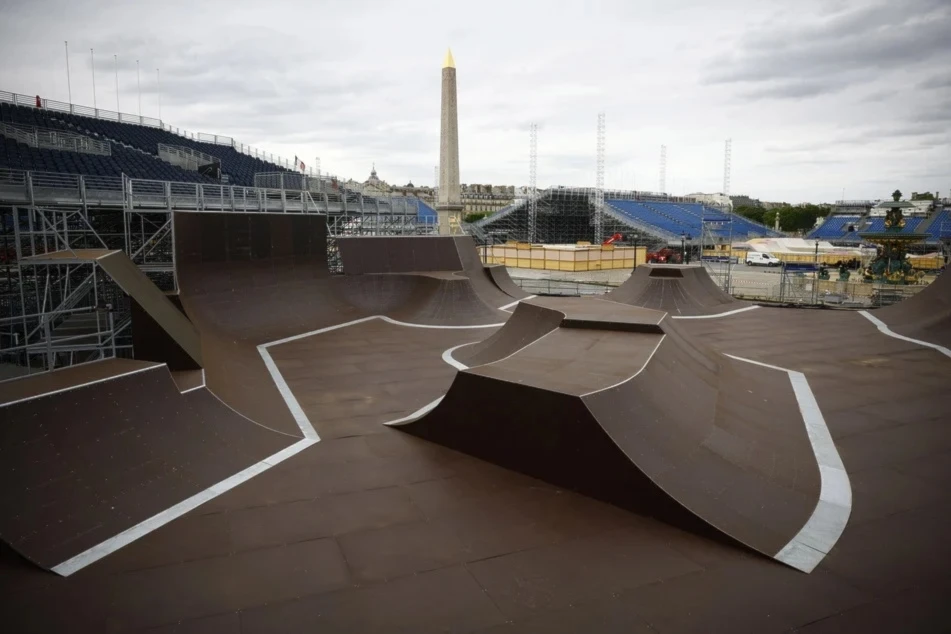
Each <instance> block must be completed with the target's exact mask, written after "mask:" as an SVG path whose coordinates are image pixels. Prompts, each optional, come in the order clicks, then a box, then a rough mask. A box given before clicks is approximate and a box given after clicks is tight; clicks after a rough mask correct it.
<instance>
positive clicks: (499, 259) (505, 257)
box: [479, 242, 647, 272]
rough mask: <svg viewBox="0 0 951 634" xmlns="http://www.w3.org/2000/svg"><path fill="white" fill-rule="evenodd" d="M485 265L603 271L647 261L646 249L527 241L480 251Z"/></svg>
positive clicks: (548, 269)
mask: <svg viewBox="0 0 951 634" xmlns="http://www.w3.org/2000/svg"><path fill="white" fill-rule="evenodd" d="M479 253H480V254H481V255H483V259H484V260H485V263H486V264H504V265H505V266H510V267H518V268H522V269H541V270H546V271H572V272H577V271H605V270H610V269H632V268H634V260H635V259H636V260H637V264H638V265H641V264H644V263H645V262H646V261H647V247H641V246H639V247H619V246H615V245H613V244H607V245H603V246H594V245H590V244H580V243H579V244H577V245H542V244H529V243H527V242H508V243H506V244H504V245H495V246H490V247H488V248H486V249H484V248H480V249H479Z"/></svg>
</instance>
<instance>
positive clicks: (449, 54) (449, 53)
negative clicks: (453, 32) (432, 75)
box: [442, 48, 456, 68]
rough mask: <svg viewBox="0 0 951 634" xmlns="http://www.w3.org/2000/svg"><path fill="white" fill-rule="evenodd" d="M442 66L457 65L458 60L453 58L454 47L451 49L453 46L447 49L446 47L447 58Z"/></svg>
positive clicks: (452, 66) (451, 66)
mask: <svg viewBox="0 0 951 634" xmlns="http://www.w3.org/2000/svg"><path fill="white" fill-rule="evenodd" d="M442 67H443V68H455V67H456V62H455V60H453V59H452V49H451V48H447V49H446V59H444V60H443V63H442Z"/></svg>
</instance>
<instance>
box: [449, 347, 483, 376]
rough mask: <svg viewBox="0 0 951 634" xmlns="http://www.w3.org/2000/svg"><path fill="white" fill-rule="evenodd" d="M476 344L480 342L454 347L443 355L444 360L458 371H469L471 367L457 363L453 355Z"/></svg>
mask: <svg viewBox="0 0 951 634" xmlns="http://www.w3.org/2000/svg"><path fill="white" fill-rule="evenodd" d="M474 343H479V342H478V341H470V342H469V343H462V344H459V345H458V346H453V347H452V348H449V349H448V350H446V351H445V352H443V353H442V360H443V361H445V362H446V363H448V364H449V365H451V366H452V367H454V368H455V369H457V370H468V369H469V366H467V365H464V364H463V363H460V362H459V361H456V360H455V359H454V358H453V356H452V353H453V352H455V351H456V350H458V349H459V348H465V347H466V346H471V345H472V344H474Z"/></svg>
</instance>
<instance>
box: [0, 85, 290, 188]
mask: <svg viewBox="0 0 951 634" xmlns="http://www.w3.org/2000/svg"><path fill="white" fill-rule="evenodd" d="M0 121H6V122H9V123H19V124H25V125H32V126H37V127H41V128H52V129H60V130H70V131H72V132H76V133H78V134H85V135H88V136H93V137H97V138H100V139H108V140H112V141H118V142H119V143H124V144H126V145H129V146H132V147H134V148H137V149H139V150H142V151H143V152H146V153H148V154H150V155H152V156H154V157H156V159H155V160H156V161H158V158H157V157H158V144H159V143H165V144H167V145H179V146H184V147H189V148H192V149H195V150H198V151H201V152H204V153H205V154H210V155H211V156H214V157H215V158H218V159H220V160H221V171H222V172H223V173H224V174H227V175H228V181H229V184H231V185H243V186H245V187H253V186H254V174H255V173H259V172H286V171H290V170H287V169H286V168H284V167H281V166H278V165H275V164H273V163H270V162H267V161H264V160H261V159H258V158H255V157H253V156H248V155H247V154H242V153H241V152H238V151H237V150H235V149H234V148H232V147H230V146H227V145H217V144H215V143H202V142H199V141H195V140H192V139H188V138H185V137H183V136H179V135H177V134H173V133H172V132H168V131H166V130H162V129H160V128H152V127H148V126H141V125H135V124H131V123H119V122H117V121H107V120H103V119H94V118H92V117H84V116H81V115H75V114H70V113H68V112H58V111H55V112H53V111H46V110H42V109H38V108H30V107H27V106H15V105H12V104H7V103H0ZM115 145H116V144H113V147H114V148H115ZM18 169H25V168H18ZM182 171H185V170H182ZM127 174H128V175H129V176H133V174H131V173H128V172H127ZM134 178H148V177H145V176H134ZM155 178H158V177H155ZM163 180H182V179H181V178H175V179H163ZM206 180H207V179H199V180H197V181H196V180H195V177H192V178H191V180H190V181H189V182H205V181H206Z"/></svg>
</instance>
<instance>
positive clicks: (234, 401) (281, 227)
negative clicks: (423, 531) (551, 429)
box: [175, 213, 509, 434]
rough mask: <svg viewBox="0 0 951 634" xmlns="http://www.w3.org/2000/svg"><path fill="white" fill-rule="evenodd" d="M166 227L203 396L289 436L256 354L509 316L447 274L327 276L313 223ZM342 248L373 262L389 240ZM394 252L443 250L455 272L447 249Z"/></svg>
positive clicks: (188, 222)
mask: <svg viewBox="0 0 951 634" xmlns="http://www.w3.org/2000/svg"><path fill="white" fill-rule="evenodd" d="M175 222H176V249H177V255H178V261H177V262H178V279H179V288H180V293H181V298H182V303H183V305H184V307H185V310H186V312H187V313H188V316H189V317H190V318H191V319H192V321H193V322H194V323H195V325H196V327H197V328H198V329H199V331H200V332H201V336H202V345H203V348H204V356H205V360H206V365H205V368H206V380H207V381H208V386H209V389H211V390H212V391H214V392H215V393H216V394H218V395H219V396H220V397H221V398H222V399H224V400H225V401H226V402H227V403H228V404H229V405H231V406H233V407H235V408H236V409H238V411H240V412H241V413H243V414H245V415H246V416H248V417H249V418H251V419H252V420H257V421H267V422H268V424H269V425H271V426H273V427H275V428H277V429H280V430H281V431H284V432H287V433H290V434H299V427H298V425H297V423H296V422H295V420H294V418H293V416H292V415H291V413H290V411H289V410H288V407H287V404H286V402H285V401H284V399H283V398H282V396H281V394H280V392H279V391H278V389H277V387H276V386H275V384H274V380H273V379H272V377H271V375H270V373H269V372H268V370H267V368H266V367H265V365H264V363H263V361H262V358H261V354H260V352H259V350H258V346H260V345H262V344H267V343H270V342H273V341H277V340H281V339H285V338H287V337H293V336H296V335H300V334H302V333H307V332H312V331H315V330H319V329H321V328H326V327H329V326H337V325H340V324H345V323H347V322H351V321H354V320H357V319H362V318H365V317H368V316H372V315H386V316H388V317H390V318H392V319H396V320H398V321H404V322H409V323H416V324H424V325H453V326H456V325H471V324H480V325H481V324H487V323H501V322H503V321H504V320H505V319H506V318H507V317H508V316H509V314H508V313H506V312H500V311H498V310H495V309H494V308H493V307H492V306H489V305H486V304H485V303H484V302H482V301H481V299H480V298H478V297H476V296H475V294H474V291H473V289H472V288H471V285H470V284H469V282H468V280H466V279H465V278H461V277H456V276H453V275H452V274H451V273H450V272H447V271H433V272H427V273H425V274H423V275H420V274H402V273H401V274H376V275H371V274H367V275H335V276H330V275H329V274H328V272H327V262H326V242H327V229H326V222H325V218H324V217H323V216H314V215H294V214H241V215H239V214H208V213H200V214H199V213H176V214H175ZM259 231H260V232H262V233H263V234H264V237H258V236H257V232H259ZM232 233H236V234H237V236H234V235H231V234H232ZM347 240H351V239H350V238H346V239H341V241H342V242H346V241H347ZM352 240H355V242H354V243H353V245H352V246H355V247H356V251H354V250H352V249H350V247H349V246H342V249H343V251H342V253H345V254H346V253H349V254H351V256H352V257H356V256H355V255H353V254H359V252H360V249H361V248H367V249H370V250H371V251H372V252H374V253H377V252H378V251H379V250H380V248H382V247H385V246H386V245H387V244H391V243H392V240H395V239H392V240H391V239H383V238H380V239H376V238H373V239H370V238H367V239H363V238H360V239H352ZM395 244H396V245H397V246H399V245H401V244H408V245H410V246H412V245H413V244H418V245H424V246H425V245H429V246H428V247H427V248H431V247H432V246H433V245H438V244H445V246H446V248H448V249H449V250H451V252H452V253H454V254H456V255H454V256H453V258H454V261H455V262H456V265H455V268H454V269H453V270H454V271H458V270H459V266H460V263H459V261H458V253H457V251H456V246H455V242H454V241H453V240H452V239H446V240H430V239H425V240H423V241H422V242H420V241H418V240H416V239H415V238H413V239H409V242H407V243H402V242H396V243H395ZM248 245H257V246H256V247H255V249H253V250H252V249H251V248H250V247H249V246H248ZM371 247H372V249H371ZM348 249H350V250H348ZM358 260H359V258H358ZM486 334H487V333H486Z"/></svg>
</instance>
